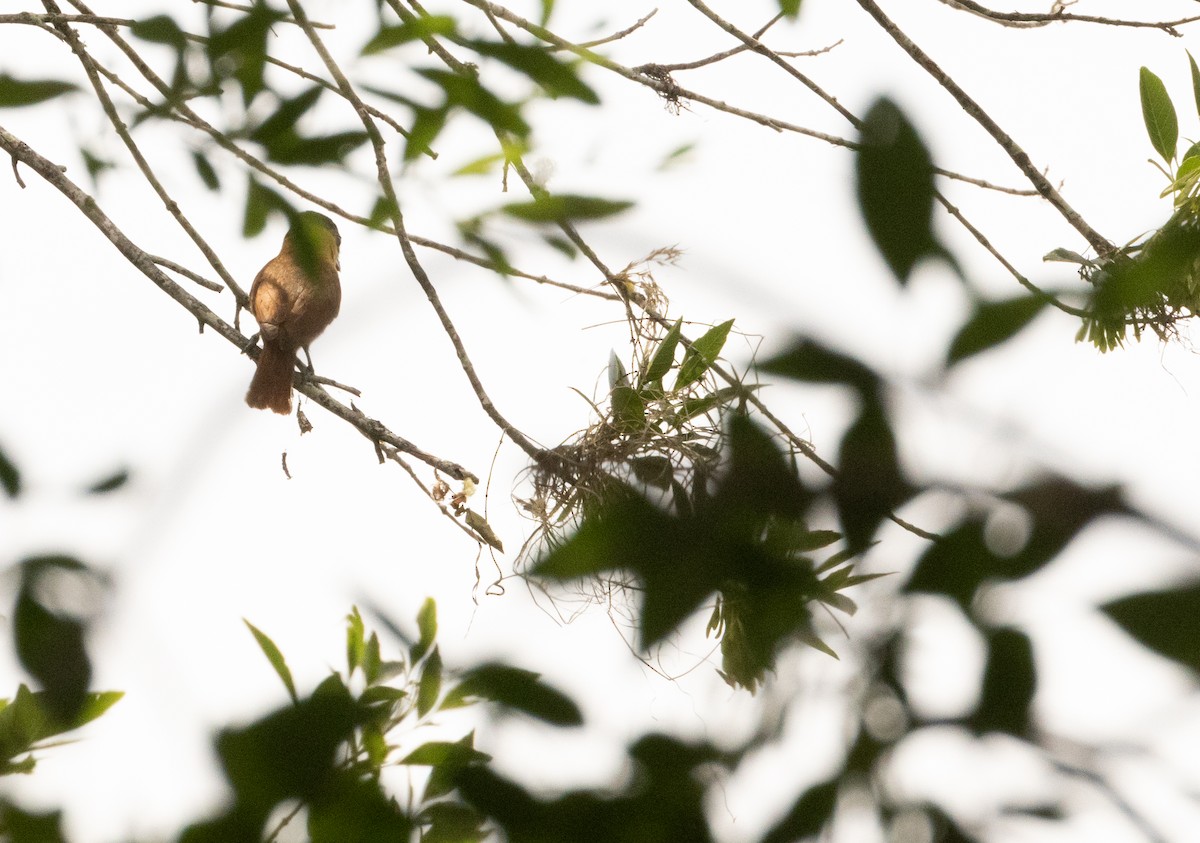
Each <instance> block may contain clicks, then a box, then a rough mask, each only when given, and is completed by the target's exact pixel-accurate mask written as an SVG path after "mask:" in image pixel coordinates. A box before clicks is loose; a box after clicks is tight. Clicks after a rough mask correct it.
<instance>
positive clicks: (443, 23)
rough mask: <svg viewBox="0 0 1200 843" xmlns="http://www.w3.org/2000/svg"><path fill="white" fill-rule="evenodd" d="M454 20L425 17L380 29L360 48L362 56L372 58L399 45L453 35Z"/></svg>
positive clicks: (444, 16)
mask: <svg viewBox="0 0 1200 843" xmlns="http://www.w3.org/2000/svg"><path fill="white" fill-rule="evenodd" d="M454 31H455V22H454V18H452V17H450V16H449V15H425V16H422V17H417V18H414V19H412V20H409V21H405V22H403V23H401V24H398V25H396V26H385V27H382V28H381V29H380V30H379V32H377V33H376V34H375V36H374V37H373V38H372V39H371V40H370V41H368V42H367V43H366V45H365V46H364V47H363V48H362V55H364V56H373V55H375V54H376V53H382V52H383V51H384V50H390V49H392V48H393V47H398V46H400V45H401V44H409V43H411V42H413V41H423V40H424V39H426V38H434V37H439V36H443V37H444V36H447V35H453V34H454Z"/></svg>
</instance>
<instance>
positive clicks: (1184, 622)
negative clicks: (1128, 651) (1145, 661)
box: [1100, 584, 1200, 671]
mask: <svg viewBox="0 0 1200 843" xmlns="http://www.w3.org/2000/svg"><path fill="white" fill-rule="evenodd" d="M1100 608H1101V610H1102V611H1103V612H1104V613H1105V614H1106V615H1108V616H1109V617H1110V618H1112V619H1113V620H1114V621H1116V622H1117V623H1118V624H1120V626H1121V628H1122V629H1124V630H1125V631H1126V632H1127V633H1129V634H1130V635H1132V636H1133V637H1134V638H1136V639H1137V640H1138V642H1139V643H1141V644H1142V645H1143V646H1146V647H1149V648H1150V649H1151V650H1153V651H1154V652H1156V653H1158V654H1159V655H1160V656H1165V657H1166V658H1168V659H1172V660H1174V661H1176V662H1179V663H1180V664H1182V665H1185V666H1186V667H1188V668H1190V669H1191V670H1193V671H1200V647H1197V646H1196V642H1197V641H1200V584H1190V585H1186V586H1181V587H1180V588H1176V589H1172V590H1170V591H1155V592H1149V593H1146V594H1135V595H1133V596H1131V597H1123V598H1121V599H1120V600H1114V601H1113V602H1111V603H1108V604H1105V605H1104V606H1101V607H1100Z"/></svg>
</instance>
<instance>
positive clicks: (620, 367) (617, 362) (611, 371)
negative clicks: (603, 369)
mask: <svg viewBox="0 0 1200 843" xmlns="http://www.w3.org/2000/svg"><path fill="white" fill-rule="evenodd" d="M628 381H629V373H628V372H626V371H625V364H624V363H622V362H621V358H620V357H618V356H617V352H615V351H610V352H609V353H608V388H609V389H615V388H616V387H617V386H619V385H621V384H625V383H628Z"/></svg>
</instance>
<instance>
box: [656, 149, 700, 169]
mask: <svg viewBox="0 0 1200 843" xmlns="http://www.w3.org/2000/svg"><path fill="white" fill-rule="evenodd" d="M695 148H696V144H694V143H685V144H683V145H682V146H677V147H675V148H674V149H672V150H671V151H670V152H668V153H667V154H666V156H665V157H664V158H663V160H662V161H661V162H660V163H659V165H658V169H659V170H669V169H671V168H672V167H675V166H676V165H678V164H680V163H682V162H684V161H686V160H688V154H689V153H690V152H691V151H692V150H694V149H695Z"/></svg>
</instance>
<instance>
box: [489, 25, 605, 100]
mask: <svg viewBox="0 0 1200 843" xmlns="http://www.w3.org/2000/svg"><path fill="white" fill-rule="evenodd" d="M466 43H467V46H470V47H471V48H472V49H474V50H475V51H476V52H477V53H479V54H480V55H484V56H490V57H492V58H494V59H496V60H498V61H501V62H503V63H504V64H506V65H508V66H509V67H511V68H512V69H513V70H516V71H517V72H519V73H523V74H524V75H526V76H528V77H529V78H530V79H532V80H533V81H534V82H536V83H537V84H538V85H540V86H542V88H543V89H544V90H545V91H546V93H547V94H549V95H550V96H551V97H572V98H574V99H577V100H581V101H583V102H586V103H588V104H589V105H598V104H599V102H600V98H599V97H598V96H596V92H595V91H593V90H592V89H591V88H589V87H588V86H587V85H585V84H584V83H583V81H582V80H581V79H580V78H579V75H578V74H577V73H576V69H575V66H573V65H570V64H567V63H565V62H561V61H559V60H558V59H556V58H555V57H554V56H553V55H551V53H550V52H549V51H548V50H547V49H546V48H545V47H538V46H533V45H530V44H516V43H513V42H510V41H468V42H466Z"/></svg>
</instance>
